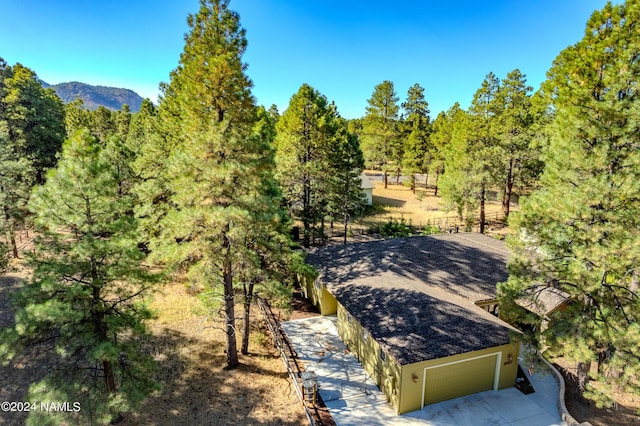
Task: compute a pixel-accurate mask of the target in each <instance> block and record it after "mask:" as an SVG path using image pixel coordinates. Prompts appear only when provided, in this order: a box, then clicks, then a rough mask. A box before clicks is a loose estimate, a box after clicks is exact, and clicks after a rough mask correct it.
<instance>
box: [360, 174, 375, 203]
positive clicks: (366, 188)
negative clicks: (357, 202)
mask: <svg viewBox="0 0 640 426" xmlns="http://www.w3.org/2000/svg"><path fill="white" fill-rule="evenodd" d="M360 179H361V181H362V183H361V184H360V188H361V189H362V194H363V195H364V198H365V204H366V205H368V206H370V205H371V204H373V189H374V188H375V186H374V185H373V183H371V180H370V179H369V177H368V176H367V175H365V174H364V173H360Z"/></svg>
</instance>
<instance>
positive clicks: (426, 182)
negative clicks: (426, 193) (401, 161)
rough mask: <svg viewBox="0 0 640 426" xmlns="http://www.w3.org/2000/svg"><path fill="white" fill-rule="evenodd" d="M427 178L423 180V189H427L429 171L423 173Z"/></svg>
mask: <svg viewBox="0 0 640 426" xmlns="http://www.w3.org/2000/svg"><path fill="white" fill-rule="evenodd" d="M425 174H426V175H427V176H426V177H425V178H424V189H427V188H429V171H427V173H425Z"/></svg>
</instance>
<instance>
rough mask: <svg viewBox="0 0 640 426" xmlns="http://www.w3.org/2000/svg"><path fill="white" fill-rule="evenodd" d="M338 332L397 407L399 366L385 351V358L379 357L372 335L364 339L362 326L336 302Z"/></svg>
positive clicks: (376, 344)
mask: <svg viewBox="0 0 640 426" xmlns="http://www.w3.org/2000/svg"><path fill="white" fill-rule="evenodd" d="M337 314H338V334H339V335H340V338H341V339H342V341H343V342H345V344H346V345H347V346H348V347H349V350H351V352H352V353H353V355H354V356H355V357H356V359H357V360H358V361H360V363H361V364H362V366H363V367H364V369H365V371H366V372H367V373H369V376H371V378H372V379H373V381H374V382H375V384H376V385H378V387H379V388H380V390H381V391H382V392H383V393H384V394H385V396H386V397H387V401H389V402H390V403H391V404H392V405H393V406H394V407H398V402H399V397H400V394H399V392H398V389H399V388H400V367H399V366H398V365H397V364H396V363H395V361H394V359H393V358H392V357H391V356H390V355H389V354H387V353H385V359H384V360H383V359H381V357H380V345H379V344H378V342H376V341H375V340H374V339H373V337H371V336H368V338H367V339H366V340H365V339H364V334H363V328H362V326H361V325H360V323H358V321H356V319H355V318H353V317H351V318H349V313H348V312H347V310H346V309H345V308H344V306H342V305H341V304H339V303H338V305H337Z"/></svg>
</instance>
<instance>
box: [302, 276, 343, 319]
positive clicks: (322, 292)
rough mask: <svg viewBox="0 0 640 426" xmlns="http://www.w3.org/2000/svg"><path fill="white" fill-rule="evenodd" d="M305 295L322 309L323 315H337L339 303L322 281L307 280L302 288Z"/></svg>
mask: <svg viewBox="0 0 640 426" xmlns="http://www.w3.org/2000/svg"><path fill="white" fill-rule="evenodd" d="M302 291H303V292H304V295H305V297H306V298H307V299H309V301H311V303H313V304H314V305H315V306H317V307H318V309H320V314H321V315H335V314H336V310H337V309H338V301H337V300H336V298H335V297H334V296H333V294H331V293H329V291H328V290H327V288H326V287H325V286H324V284H322V281H321V280H320V279H315V280H314V279H310V278H309V279H305V280H304V286H303V287H302Z"/></svg>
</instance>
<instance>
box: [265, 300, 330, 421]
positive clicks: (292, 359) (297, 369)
mask: <svg viewBox="0 0 640 426" xmlns="http://www.w3.org/2000/svg"><path fill="white" fill-rule="evenodd" d="M256 300H257V302H258V306H259V307H260V310H261V311H262V314H263V315H264V319H265V322H266V323H267V327H268V328H269V331H270V332H271V337H272V338H273V344H274V346H275V347H276V349H278V352H280V356H281V357H282V361H283V363H284V366H285V368H286V369H287V373H288V374H289V378H290V379H291V382H292V383H293V387H294V388H295V391H296V394H297V395H298V398H299V399H300V402H301V403H302V407H303V408H304V411H305V414H306V415H307V419H308V420H309V424H310V425H311V426H330V425H335V423H333V422H327V421H326V420H325V421H323V420H322V417H321V415H320V413H319V408H318V406H317V405H316V404H312V403H309V402H308V401H305V395H304V393H303V390H302V376H301V374H302V372H303V371H304V366H303V365H301V363H300V360H299V359H298V354H297V353H296V351H295V350H294V349H293V346H292V345H291V341H290V340H289V338H288V337H287V334H286V333H285V331H284V330H283V329H282V327H281V326H280V321H279V319H278V318H277V317H276V315H275V314H274V313H273V310H272V309H271V306H270V305H269V302H267V301H266V300H264V299H263V298H261V297H256Z"/></svg>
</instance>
